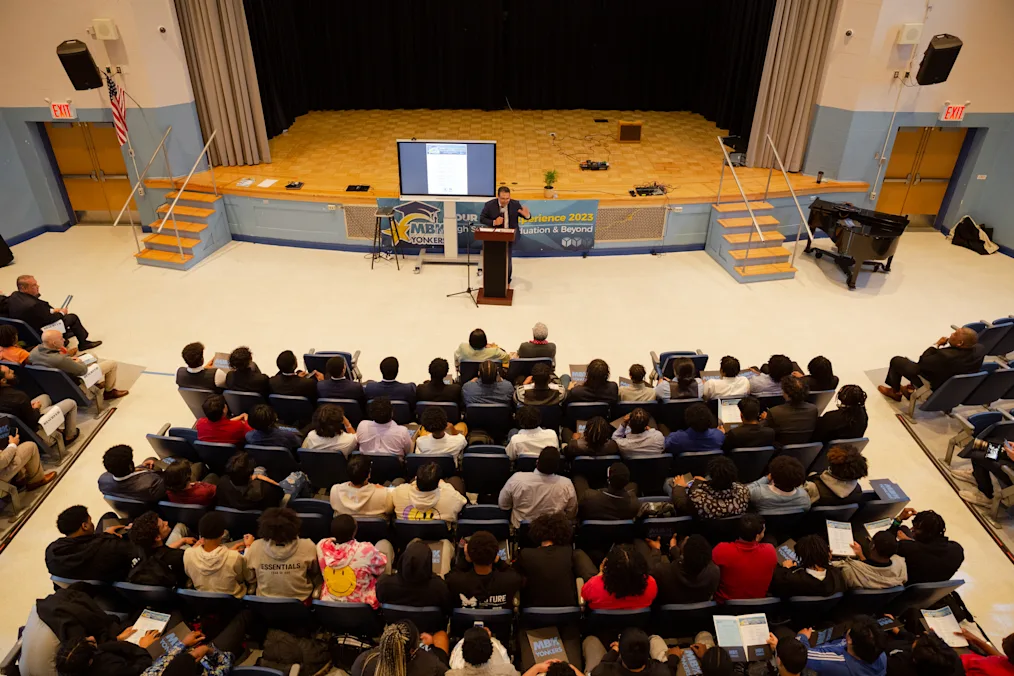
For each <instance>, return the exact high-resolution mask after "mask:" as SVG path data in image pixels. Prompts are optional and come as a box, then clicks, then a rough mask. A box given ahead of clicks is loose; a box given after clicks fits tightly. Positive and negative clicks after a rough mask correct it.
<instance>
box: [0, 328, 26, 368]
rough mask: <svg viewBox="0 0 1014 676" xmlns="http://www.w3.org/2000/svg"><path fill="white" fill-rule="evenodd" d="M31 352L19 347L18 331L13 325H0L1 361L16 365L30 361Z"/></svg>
mask: <svg viewBox="0 0 1014 676" xmlns="http://www.w3.org/2000/svg"><path fill="white" fill-rule="evenodd" d="M29 354H30V353H29V352H28V350H26V349H25V348H23V347H21V346H20V345H18V330H17V328H16V327H14V326H12V325H11V324H0V360H3V361H9V362H12V363H14V364H24V363H25V362H26V361H28V357H29Z"/></svg>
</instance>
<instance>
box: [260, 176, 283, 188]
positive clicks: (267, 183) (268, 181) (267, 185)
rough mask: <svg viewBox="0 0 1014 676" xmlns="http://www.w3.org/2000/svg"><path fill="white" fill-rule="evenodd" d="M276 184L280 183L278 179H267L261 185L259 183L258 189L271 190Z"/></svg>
mask: <svg viewBox="0 0 1014 676" xmlns="http://www.w3.org/2000/svg"><path fill="white" fill-rule="evenodd" d="M275 183H278V179H277V178H266V179H264V180H263V181H261V182H260V183H258V184H257V187H258V188H270V187H271V186H273V185H274V184H275Z"/></svg>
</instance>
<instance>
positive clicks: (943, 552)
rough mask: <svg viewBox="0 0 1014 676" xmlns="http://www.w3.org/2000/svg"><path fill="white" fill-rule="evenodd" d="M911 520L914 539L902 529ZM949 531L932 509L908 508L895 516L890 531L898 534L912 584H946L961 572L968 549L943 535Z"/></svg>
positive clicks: (900, 548)
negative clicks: (959, 569) (959, 570)
mask: <svg viewBox="0 0 1014 676" xmlns="http://www.w3.org/2000/svg"><path fill="white" fill-rule="evenodd" d="M913 517H914V518H913ZM908 519H912V534H911V536H909V535H908V534H906V533H905V531H903V530H900V527H901V524H902V523H903V522H905V521H907V520H908ZM946 530H947V526H946V524H944V520H943V517H941V516H940V515H939V514H937V513H936V512H934V511H932V510H924V511H922V512H917V511H916V510H914V509H912V508H911V507H906V508H905V509H903V510H901V514H899V515H898V516H897V517H895V519H894V523H893V524H892V525H891V531H892V532H894V533H896V534H897V537H898V556H900V557H902V558H903V559H905V565H906V567H907V568H908V582H909V584H915V583H917V582H943V581H944V580H950V579H951V578H952V577H954V573H956V572H958V568H960V567H961V564H962V562H963V561H964V560H965V550H964V548H963V547H962V546H961V545H959V544H958V543H957V542H954V541H953V540H950V539H948V538H947V536H946V535H944V533H945V532H946Z"/></svg>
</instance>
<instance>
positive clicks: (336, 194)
mask: <svg viewBox="0 0 1014 676" xmlns="http://www.w3.org/2000/svg"><path fill="white" fill-rule="evenodd" d="M596 118H604V119H607V120H608V122H604V123H602V122H595V119H596ZM618 120H641V121H643V123H644V126H643V129H642V136H641V142H640V143H620V142H618V141H617V140H616V135H617V121H618ZM551 132H553V133H555V134H556V137H555V139H554V138H553V137H552V136H550V133H551ZM726 133H727V131H726V130H723V129H719V128H718V127H716V126H715V125H714V124H712V123H711V122H708V121H707V120H705V119H704V118H703V117H701V116H700V115H696V114H693V113H687V112H636V113H634V112H629V111H616V110H594V111H593V110H523V111H510V110H501V111H481V110H346V111H319V112H311V113H308V114H306V115H302V116H300V117H299V118H297V119H296V122H295V123H294V124H293V125H292V127H291V128H290V129H289V130H288V131H287V132H285V133H284V134H281V135H279V136H277V137H275V138H274V139H272V140H271V141H270V144H271V158H272V161H271V163H268V164H259V165H254V166H245V167H219V168H217V169H215V178H216V181H217V184H218V187H219V189H220V190H222V191H223V192H226V193H230V194H237V195H247V196H256V197H271V198H274V199H294V200H306V201H340V202H342V203H346V204H348V203H360V202H372V201H374V200H375V199H376V198H377V197H397V196H398V161H397V155H396V147H395V139H399V138H420V139H474V140H495V141H496V142H497V179H498V181H500V182H502V183H504V184H506V185H508V186H510V188H511V191H512V192H513V193H514V194H515V196H516V197H518V198H520V199H541V198H543V189H542V188H543V179H542V174H543V172H544V171H545V170H547V169H556V170H557V171H558V172H559V179H558V181H557V184H556V192H557V194H558V196H559V198H561V199H579V198H586V199H587V198H592V199H599V200H601V201H603V202H606V203H610V202H614V201H615V202H621V203H630V202H632V201H637V202H640V203H644V204H649V203H653V202H655V203H662V202H670V203H684V204H685V203H701V202H711V201H713V200H714V199H715V197H716V196H717V194H718V183H719V175H720V172H721V166H722V164H721V161H722V152H721V149H720V148H719V145H718V141H717V140H716V137H717V136H720V135H725V134H726ZM588 159H590V160H595V161H603V160H604V161H608V162H609V164H610V168H609V169H608V170H606V171H582V170H581V169H580V168H579V167H578V163H579V162H580V161H582V160H588ZM737 174H738V175H739V176H740V179H741V181H742V183H743V188H744V190H745V191H746V192H747V194H748V196H749V197H751V198H754V197H761V196H763V194H764V189H765V185H766V183H767V180H768V170H767V169H750V168H740V169H737ZM243 178H254V179H255V183H254V185H253V186H250V187H248V188H240V187H237V186H235V182H236V181H238V180H240V179H243ZM267 178H273V179H277V180H278V182H277V183H275V184H274V185H272V186H271V187H269V188H258V187H257V186H256V183H259V182H260V181H262V180H264V179H267ZM293 180H298V181H303V183H304V186H303V188H302V189H301V190H299V191H290V190H285V188H284V186H285V183H287V182H289V181H293ZM790 180H791V181H792V186H793V188H794V189H795V190H796V192H797V193H802V194H813V193H815V192H816V193H819V192H843V191H849V190H855V191H857V192H858V191H863V190H866V189H868V186H867V185H866V184H864V183H846V182H828V181H825V182H824V183H822V184H820V185H817V184H816V181H815V180H814V178H813V177H808V176H803V175H801V174H791V175H790ZM654 182H658V183H660V184H662V185H664V186H666V188H667V190H668V193H667V195H666V196H664V197H652V198H640V197H639V198H632V197H630V195H629V193H628V191H629V190H631V189H632V188H633V187H634V186H635V185H642V184H649V183H654ZM151 183H152V185H155V186H157V185H158V183H159V182H158V181H152V182H151ZM165 183H167V182H165ZM193 183H194V185H195V187H207V188H210V187H211V179H210V173H209V172H203V173H201V174H195V177H194V181H193ZM349 184H368V185H370V186H371V189H370V192H368V193H346V192H345V188H346V186H347V185H349ZM770 190H771V192H770V196H772V197H782V196H787V195H788V189H787V187H786V185H785V181H784V179H783V178H782V176H781V172H779V171H777V170H776V171H775V173H774V176H773V177H772V179H771V188H770ZM722 198H723V201H726V200H728V201H738V200H740V196H739V194H738V191H737V189H736V185H735V182H734V181H733V180H732V177H731V176H730V175H729V172H726V176H725V183H724V185H723V187H722Z"/></svg>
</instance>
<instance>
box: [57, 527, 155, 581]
mask: <svg viewBox="0 0 1014 676" xmlns="http://www.w3.org/2000/svg"><path fill="white" fill-rule="evenodd" d="M135 553H136V550H135V549H134V546H133V545H132V544H130V542H129V541H127V540H124V539H123V538H120V537H118V536H116V535H110V534H108V533H92V534H91V535H81V536H79V537H69V536H68V537H62V538H60V539H59V540H56V541H54V542H52V543H50V545H49V546H48V547H46V568H48V569H49V574H50V575H56V576H57V577H69V578H73V579H75V580H102V581H103V582H119V581H121V580H125V579H126V577H127V572H128V571H129V570H130V566H131V564H132V563H133V559H134V555H135Z"/></svg>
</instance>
